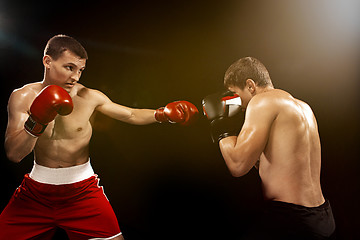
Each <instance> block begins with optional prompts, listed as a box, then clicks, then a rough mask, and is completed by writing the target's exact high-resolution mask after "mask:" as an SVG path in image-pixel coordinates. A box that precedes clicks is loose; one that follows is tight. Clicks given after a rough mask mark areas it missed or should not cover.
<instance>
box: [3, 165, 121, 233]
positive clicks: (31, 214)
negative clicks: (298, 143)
mask: <svg viewBox="0 0 360 240" xmlns="http://www.w3.org/2000/svg"><path fill="white" fill-rule="evenodd" d="M75 173H76V174H75ZM57 227H60V228H62V229H64V230H65V231H66V233H67V234H68V236H69V238H70V239H74V240H82V239H92V238H96V239H112V238H114V237H116V236H119V235H121V232H120V228H119V225H118V222H117V219H116V216H115V213H114V211H113V209H112V207H111V205H110V203H109V201H108V199H107V197H106V196H105V194H104V191H103V188H102V187H101V186H99V178H98V177H97V175H95V174H94V172H93V170H92V168H91V165H90V162H87V163H85V164H83V165H79V166H74V167H69V168H55V169H54V168H47V167H43V166H40V165H37V164H36V163H35V164H34V168H33V170H32V171H31V173H30V174H26V175H25V176H24V179H23V181H22V183H21V185H20V186H19V187H18V188H17V189H16V191H15V193H14V194H13V196H12V197H11V199H10V201H9V203H8V205H7V206H6V208H5V209H4V210H3V212H2V213H1V215H0V229H1V231H0V239H51V238H52V236H53V235H54V233H55V230H56V228H57Z"/></svg>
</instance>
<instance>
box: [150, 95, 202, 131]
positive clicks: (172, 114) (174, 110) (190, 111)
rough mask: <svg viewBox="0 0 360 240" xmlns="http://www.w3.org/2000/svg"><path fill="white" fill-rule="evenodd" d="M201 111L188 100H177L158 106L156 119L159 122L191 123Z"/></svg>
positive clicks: (184, 124)
mask: <svg viewBox="0 0 360 240" xmlns="http://www.w3.org/2000/svg"><path fill="white" fill-rule="evenodd" d="M198 114H199V111H198V109H197V108H196V107H195V105H194V104H192V103H190V102H187V101H176V102H172V103H169V104H167V105H166V106H165V107H162V108H158V109H157V110H156V112H155V119H156V120H157V121H158V122H170V123H179V124H181V125H183V126H187V125H190V124H191V123H193V122H194V121H196V119H197V118H198Z"/></svg>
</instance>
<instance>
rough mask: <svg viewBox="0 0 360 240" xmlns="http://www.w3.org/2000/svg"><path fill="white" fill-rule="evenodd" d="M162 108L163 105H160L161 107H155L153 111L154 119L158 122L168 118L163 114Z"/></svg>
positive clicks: (165, 120)
mask: <svg viewBox="0 0 360 240" xmlns="http://www.w3.org/2000/svg"><path fill="white" fill-rule="evenodd" d="M164 109H165V108H164V107H161V108H158V109H156V111H155V119H156V121H158V122H160V123H162V122H167V121H168V118H167V117H166V115H165V112H164Z"/></svg>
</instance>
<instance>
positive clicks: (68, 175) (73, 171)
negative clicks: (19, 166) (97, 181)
mask: <svg viewBox="0 0 360 240" xmlns="http://www.w3.org/2000/svg"><path fill="white" fill-rule="evenodd" d="M93 175H94V170H93V169H92V167H91V164H90V160H89V161H87V162H86V163H84V164H81V165H77V166H73V167H67V168H49V167H44V166H41V165H39V164H37V163H36V162H35V161H34V166H33V168H32V170H31V172H30V173H29V177H30V178H32V179H33V180H35V181H37V182H41V183H47V184H53V185H60V184H70V183H75V182H80V181H82V180H85V179H87V178H89V177H91V176H93Z"/></svg>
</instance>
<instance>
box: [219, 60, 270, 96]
mask: <svg viewBox="0 0 360 240" xmlns="http://www.w3.org/2000/svg"><path fill="white" fill-rule="evenodd" d="M248 79H251V80H252V81H254V83H255V84H256V86H257V87H267V86H272V82H271V79H270V75H269V72H268V71H267V69H266V67H265V66H264V64H262V63H261V62H260V61H259V60H258V59H256V58H253V57H245V58H241V59H239V60H238V61H236V62H235V63H233V64H232V65H231V66H230V67H229V68H228V69H227V71H226V73H225V77H224V85H225V87H226V88H229V87H230V86H235V87H238V88H240V89H242V90H243V89H244V88H245V87H246V85H247V80H248Z"/></svg>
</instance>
